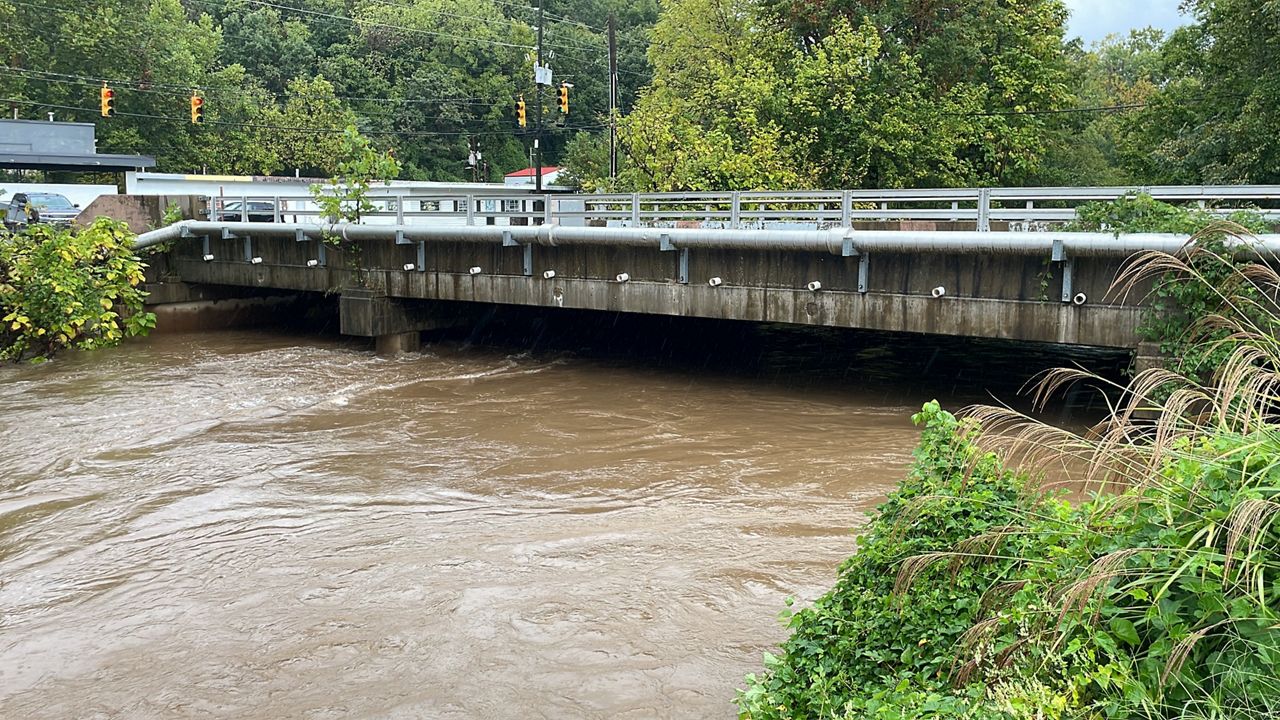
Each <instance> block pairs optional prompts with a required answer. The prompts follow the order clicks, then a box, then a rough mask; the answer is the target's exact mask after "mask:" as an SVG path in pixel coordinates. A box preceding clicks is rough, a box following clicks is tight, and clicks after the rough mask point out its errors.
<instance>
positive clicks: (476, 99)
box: [0, 65, 506, 107]
mask: <svg viewBox="0 0 1280 720" xmlns="http://www.w3.org/2000/svg"><path fill="white" fill-rule="evenodd" d="M6 71H7V72H11V73H18V74H19V77H22V78H23V79H26V80H40V81H42V82H64V83H76V84H81V85H86V86H94V87H96V86H99V85H101V84H102V83H104V82H105V83H107V84H108V85H113V86H116V87H126V88H127V89H128V90H129V91H130V92H144V93H154V94H160V95H171V96H175V97H176V96H178V95H183V96H185V95H186V94H187V93H190V92H191V91H192V90H198V91H200V92H204V93H209V94H213V95H237V96H241V95H244V94H245V90H244V88H243V87H229V86H213V85H203V86H202V85H199V84H189V85H182V84H177V83H159V82H149V81H148V82H144V81H141V80H123V79H112V78H102V77H93V76H90V75H76V74H72V73H56V72H51V71H48V70H31V69H29V68H15V67H11V66H9V65H0V72H6ZM259 92H260V93H261V94H263V95H265V96H267V97H272V98H277V99H286V100H287V99H289V98H292V97H296V96H295V95H292V94H290V93H287V92H285V93H275V92H270V91H268V90H265V89H262V90H260V91H259ZM333 97H334V98H335V99H337V100H344V101H348V102H376V103H402V104H430V103H442V104H443V103H454V104H458V105H477V106H485V107H499V106H502V105H505V104H506V101H495V100H493V99H492V98H485V97H483V96H479V95H473V96H465V97H439V98H388V97H353V96H349V95H334V96H333Z"/></svg>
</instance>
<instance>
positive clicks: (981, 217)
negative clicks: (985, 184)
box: [978, 188, 991, 232]
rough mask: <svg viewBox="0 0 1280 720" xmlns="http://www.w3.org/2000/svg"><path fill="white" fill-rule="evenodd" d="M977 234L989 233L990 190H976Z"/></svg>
mask: <svg viewBox="0 0 1280 720" xmlns="http://www.w3.org/2000/svg"><path fill="white" fill-rule="evenodd" d="M978 232H991V188H980V189H979V190H978Z"/></svg>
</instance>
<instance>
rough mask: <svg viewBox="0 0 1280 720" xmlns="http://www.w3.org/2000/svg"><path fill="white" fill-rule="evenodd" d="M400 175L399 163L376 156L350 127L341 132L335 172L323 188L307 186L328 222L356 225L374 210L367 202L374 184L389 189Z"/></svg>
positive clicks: (381, 154)
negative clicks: (383, 185)
mask: <svg viewBox="0 0 1280 720" xmlns="http://www.w3.org/2000/svg"><path fill="white" fill-rule="evenodd" d="M399 174H400V163H399V162H397V161H396V159H395V156H394V155H393V154H392V153H391V151H389V150H388V151H386V152H379V151H377V150H375V149H374V148H373V146H371V145H370V144H369V140H368V138H366V137H365V136H363V135H361V134H360V131H359V130H357V129H356V128H355V126H354V125H348V126H347V128H346V130H343V132H342V149H341V152H340V157H339V159H338V172H337V174H336V175H335V176H334V177H333V178H331V179H330V180H329V183H328V184H327V185H320V184H315V185H312V186H311V195H312V197H314V198H315V200H316V204H317V205H319V206H320V209H321V210H322V211H323V212H324V215H325V217H327V218H328V219H329V221H330V222H335V223H336V222H360V217H361V216H362V215H365V214H367V213H370V212H373V211H375V210H377V206H376V205H374V204H373V201H372V200H370V199H369V187H370V186H371V185H373V183H375V182H379V181H381V182H383V183H384V184H387V185H390V184H391V179H392V178H394V177H396V176H397V175H399Z"/></svg>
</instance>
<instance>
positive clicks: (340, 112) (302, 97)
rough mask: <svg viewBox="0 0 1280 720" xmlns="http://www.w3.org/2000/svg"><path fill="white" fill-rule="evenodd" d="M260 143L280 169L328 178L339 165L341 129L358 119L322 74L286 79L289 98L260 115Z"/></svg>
mask: <svg viewBox="0 0 1280 720" xmlns="http://www.w3.org/2000/svg"><path fill="white" fill-rule="evenodd" d="M262 118H263V121H264V123H266V125H265V128H264V129H265V132H264V135H263V144H264V146H265V147H266V148H268V149H269V151H270V152H271V153H273V155H274V156H275V157H276V158H278V159H279V163H280V164H281V165H282V166H283V169H284V170H286V171H288V170H294V171H296V172H297V173H299V174H301V175H304V176H307V177H327V176H329V175H332V174H334V173H335V172H336V171H337V169H338V166H339V162H340V159H341V157H342V151H343V147H344V146H343V131H342V130H337V131H335V130H334V128H343V127H347V126H354V125H355V124H356V123H357V122H358V120H357V118H356V115H355V113H354V112H352V111H351V109H350V108H349V107H347V106H346V105H345V104H343V103H342V101H340V100H338V98H337V97H335V96H334V93H333V85H332V84H331V83H329V81H328V80H325V79H324V78H323V77H315V78H295V79H293V80H291V81H289V90H288V97H287V98H286V100H285V103H284V106H283V107H281V108H278V109H277V108H270V109H268V110H267V111H266V112H264V113H263V114H262Z"/></svg>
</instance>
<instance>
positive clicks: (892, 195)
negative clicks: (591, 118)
mask: <svg viewBox="0 0 1280 720" xmlns="http://www.w3.org/2000/svg"><path fill="white" fill-rule="evenodd" d="M1133 192H1145V193H1147V194H1149V195H1151V196H1152V197H1154V198H1155V199H1157V200H1163V201H1166V202H1173V203H1184V204H1185V203H1194V204H1196V205H1197V206H1199V207H1201V208H1204V209H1205V210H1206V211H1208V212H1212V213H1217V214H1221V215H1224V216H1225V215H1229V214H1231V213H1234V212H1237V211H1240V210H1251V211H1255V212H1258V213H1260V214H1261V215H1262V216H1264V217H1265V218H1267V219H1269V220H1272V221H1277V222H1280V186H1271V185H1239V186H1157V187H1096V188H956V189H947V188H944V189H915V190H813V191H799V192H770V191H751V192H748V191H741V192H738V191H734V192H706V193H612V194H568V193H548V194H542V195H535V194H532V193H529V192H527V191H520V190H511V191H508V192H495V193H491V194H465V195H459V194H411V193H397V192H394V191H393V190H380V189H375V191H374V193H373V196H372V198H371V201H372V203H373V205H374V208H375V209H374V210H373V211H372V212H367V213H363V214H362V217H361V222H362V223H367V224H373V225H379V224H396V225H540V224H548V223H555V224H558V225H562V226H566V227H574V226H593V225H603V226H613V227H672V228H675V227H705V228H742V229H753V228H761V229H767V228H779V229H788V228H793V229H823V228H829V227H849V226H851V225H853V224H854V223H856V222H865V221H913V220H917V221H933V222H957V223H965V224H969V225H971V226H972V227H975V228H977V229H978V230H983V231H985V230H989V229H991V223H992V222H1007V223H1009V225H1010V227H1011V229H1022V230H1038V229H1053V228H1056V227H1058V226H1060V225H1061V224H1063V223H1066V222H1070V221H1071V220H1074V219H1075V218H1076V215H1077V209H1078V208H1079V206H1080V205H1082V204H1084V203H1087V202H1094V201H1100V200H1114V199H1116V198H1119V197H1122V196H1124V195H1126V194H1129V193H1133ZM209 208H210V219H215V220H227V221H241V222H247V221H259V222H293V223H316V224H320V223H323V222H325V221H326V218H325V217H324V213H323V211H322V209H321V208H320V206H319V205H318V204H317V203H316V202H315V199H314V198H313V197H312V196H310V195H305V196H303V195H292V196H285V195H242V196H219V197H213V198H209Z"/></svg>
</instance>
